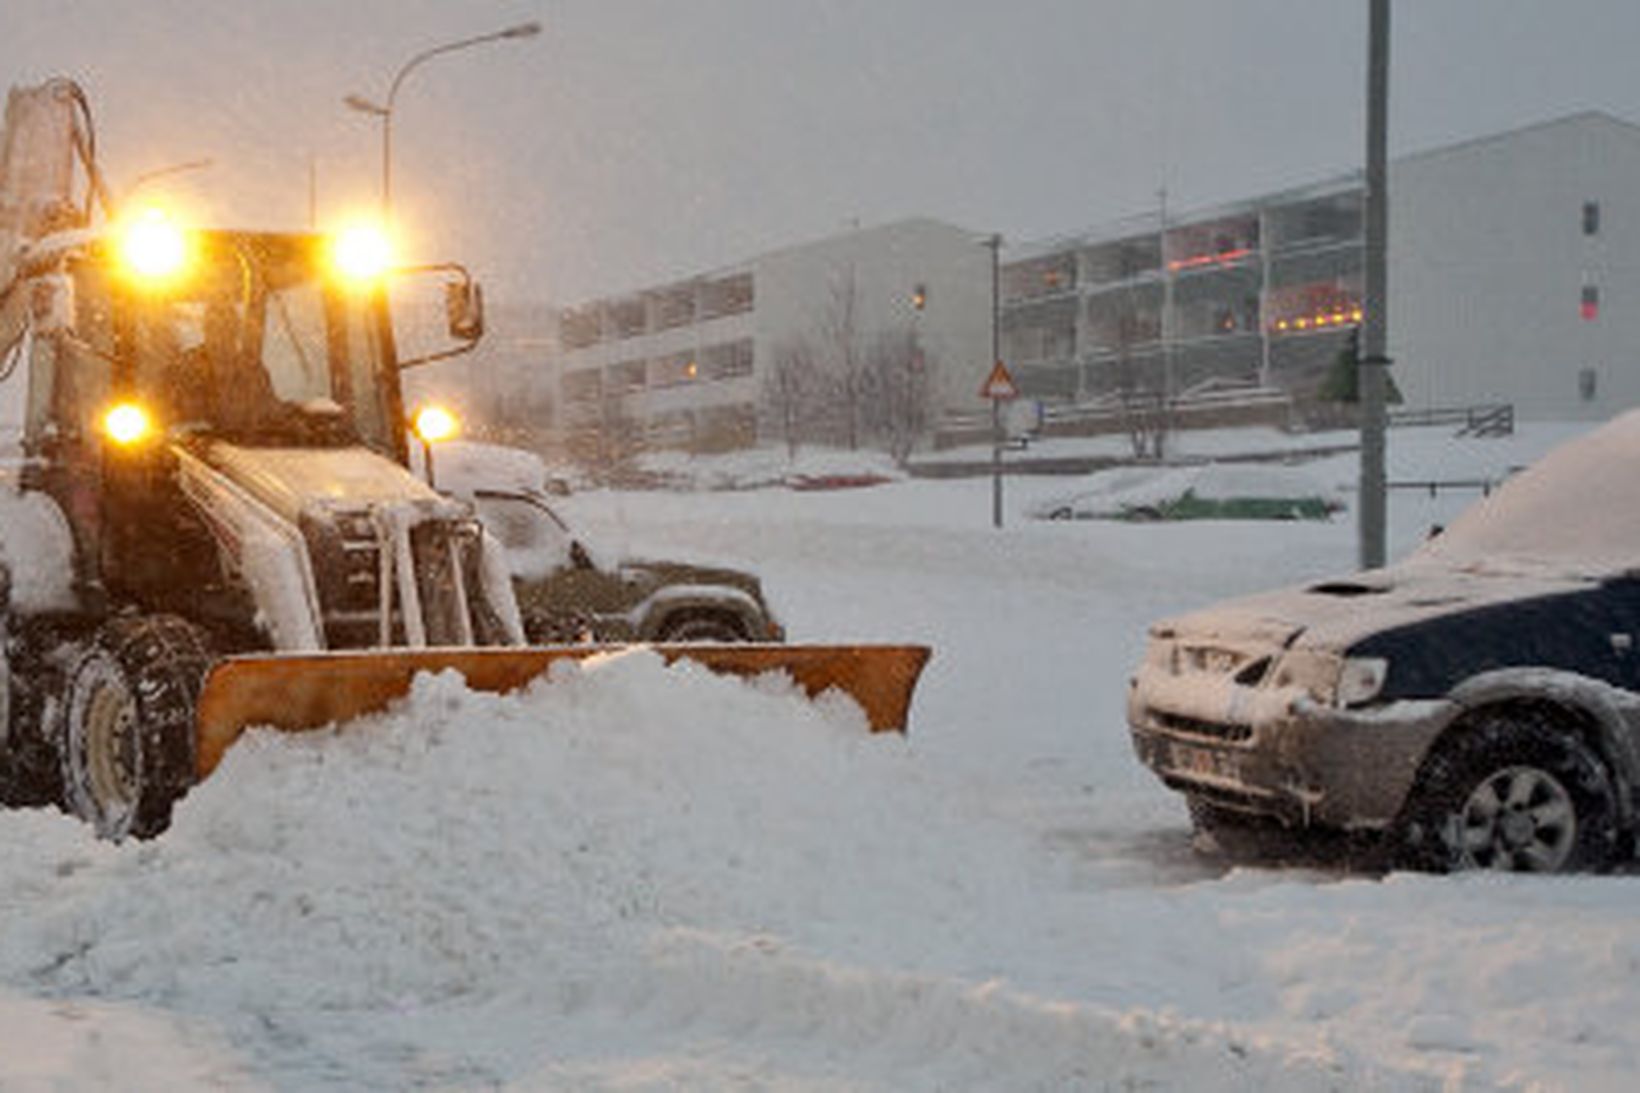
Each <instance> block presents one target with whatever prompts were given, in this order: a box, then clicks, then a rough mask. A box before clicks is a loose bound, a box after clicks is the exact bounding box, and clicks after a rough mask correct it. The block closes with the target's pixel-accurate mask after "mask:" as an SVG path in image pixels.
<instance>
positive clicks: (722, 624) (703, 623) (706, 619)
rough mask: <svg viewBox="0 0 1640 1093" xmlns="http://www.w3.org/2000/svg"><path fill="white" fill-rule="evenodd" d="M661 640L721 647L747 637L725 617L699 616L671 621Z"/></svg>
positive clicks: (713, 615) (663, 631)
mask: <svg viewBox="0 0 1640 1093" xmlns="http://www.w3.org/2000/svg"><path fill="white" fill-rule="evenodd" d="M661 640H662V641H679V642H682V641H696V642H713V643H716V644H720V645H721V644H726V643H730V642H737V641H745V640H746V635H745V634H744V633H742V632H741V629H740V626H739V625H738V624H737V623H736V622H734V621H733V620H732V619H729V618H727V617H725V616H723V615H716V614H699V615H685V616H683V617H682V618H680V619H677V620H669V621H668V622H667V624H666V627H665V628H664V629H663V630H662V631H661Z"/></svg>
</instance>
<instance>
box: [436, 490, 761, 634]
mask: <svg viewBox="0 0 1640 1093" xmlns="http://www.w3.org/2000/svg"><path fill="white" fill-rule="evenodd" d="M467 496H468V497H469V499H470V500H471V501H472V502H473V504H474V506H475V507H476V508H477V510H478V516H479V519H480V520H481V521H482V522H483V524H484V527H485V530H487V531H488V532H489V533H490V534H491V535H493V536H495V538H496V539H498V540H499V541H500V543H501V546H502V549H503V552H504V553H505V555H506V558H507V564H508V567H509V568H510V569H511V571H512V578H513V589H514V592H515V594H516V595H517V597H518V610H519V613H520V614H521V615H522V616H523V622H524V634H525V636H526V637H527V638H528V639H529V640H530V641H531V642H535V643H547V644H560V643H564V642H581V641H600V642H620V641H673V642H676V641H711V642H725V641H759V642H770V641H780V640H782V639H783V638H784V636H785V631H784V630H783V629H782V628H781V626H780V624H779V623H778V622H776V621H775V618H774V615H773V613H772V612H771V611H770V610H769V605H768V603H767V601H765V599H764V597H763V587H762V583H761V582H760V581H759V580H758V578H757V577H755V576H753V575H752V574H750V573H744V572H742V571H740V570H737V569H728V568H725V567H721V566H700V565H692V564H689V563H687V562H676V561H652V560H633V559H624V560H620V561H610V560H607V559H605V558H603V557H602V556H601V555H600V554H599V553H598V552H596V551H595V550H594V549H593V548H592V547H589V546H588V545H587V544H586V542H585V541H584V540H583V539H580V538H577V537H576V536H575V534H574V533H573V532H571V531H570V528H569V525H568V524H567V523H565V522H564V520H563V518H562V517H561V516H559V514H558V513H557V512H556V511H555V510H554V509H553V507H552V505H551V503H550V502H549V501H548V499H547V497H546V496H545V495H543V494H542V493H541V492H540V491H538V490H534V489H527V490H526V489H485V488H476V489H474V490H472V492H471V493H470V494H468V495H467Z"/></svg>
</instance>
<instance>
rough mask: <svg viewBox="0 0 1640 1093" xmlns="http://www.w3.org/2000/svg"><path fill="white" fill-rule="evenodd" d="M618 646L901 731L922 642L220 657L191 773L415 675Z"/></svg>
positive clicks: (527, 675) (476, 672)
mask: <svg viewBox="0 0 1640 1093" xmlns="http://www.w3.org/2000/svg"><path fill="white" fill-rule="evenodd" d="M626 648H645V649H650V650H652V651H654V652H656V653H659V654H660V655H661V656H662V657H663V658H665V660H666V662H667V663H668V664H671V663H672V662H673V661H676V660H678V659H680V658H688V659H689V660H693V661H696V662H698V663H700V664H702V665H704V666H705V667H706V668H708V669H710V670H712V671H714V672H719V673H722V674H725V675H738V676H758V675H762V674H763V673H765V672H784V673H786V674H787V675H789V676H791V678H792V679H793V680H795V681H796V683H797V685H798V686H800V687H802V688H803V691H804V693H806V694H807V695H808V696H809V697H810V698H813V697H815V696H816V695H819V694H820V693H822V692H824V691H828V690H832V689H834V688H835V689H837V690H840V691H843V692H844V693H846V694H847V695H849V696H850V697H851V698H853V699H854V700H855V701H856V702H858V703H859V704H860V707H861V709H863V710H864V711H865V714H866V720H867V722H868V723H869V724H870V726H871V730H872V731H873V732H895V731H898V732H904V731H905V727H906V716H907V714H908V713H909V712H910V708H911V692H912V690H913V688H915V687H916V685H917V677H918V676H919V675H920V674H921V673H922V669H923V665H924V664H926V663H927V662H928V657H929V652H930V650H929V648H928V647H927V646H926V645H745V644H732V645H705V644H700V645H696V644H686V645H684V644H679V645H668V644H660V645H645V646H641V647H629V646H621V645H545V646H532V647H529V648H523V649H456V648H450V649H416V650H381V651H376V650H372V651H370V652H362V653H284V654H280V653H274V654H266V655H258V656H243V657H229V658H227V659H225V660H223V661H221V662H219V663H218V664H216V665H215V666H214V667H213V668H212V669H211V673H210V675H209V676H208V677H207V678H206V680H205V686H204V689H203V690H202V691H201V692H200V696H199V708H198V736H197V741H196V743H197V747H196V749H195V772H196V774H197V776H198V777H199V778H201V779H203V778H204V777H205V776H206V775H208V774H210V773H211V771H212V770H213V769H215V767H216V765H217V763H219V762H221V760H222V755H223V753H224V752H226V751H227V750H228V746H229V745H230V744H232V743H233V742H234V740H236V739H238V737H239V734H240V733H241V732H243V731H244V730H245V729H246V728H248V727H250V726H252V725H268V726H271V727H273V728H276V729H283V730H285V731H288V732H300V731H302V730H305V729H317V728H321V727H323V726H325V725H330V724H334V723H337V722H341V721H346V720H348V719H350V718H354V717H358V716H360V715H361V714H366V713H371V712H373V711H376V710H381V709H383V708H385V707H386V706H387V705H388V704H389V703H390V702H392V701H393V700H394V699H395V698H400V697H402V696H404V695H406V694H408V693H409V692H410V685H411V682H412V681H413V680H414V679H415V677H416V673H417V672H437V671H442V670H444V669H446V668H453V669H455V670H456V671H458V672H460V673H461V674H462V675H463V676H464V677H465V678H466V680H467V686H469V687H471V688H472V689H473V690H475V691H496V692H505V691H512V690H516V689H518V688H520V687H523V686H524V685H525V684H527V683H529V682H530V681H531V680H532V679H535V678H536V677H537V676H541V675H544V674H545V673H546V672H547V670H548V668H550V667H551V665H552V663H553V662H554V661H559V660H585V659H587V658H588V657H593V656H598V655H600V654H607V653H612V652H619V651H621V650H623V649H626Z"/></svg>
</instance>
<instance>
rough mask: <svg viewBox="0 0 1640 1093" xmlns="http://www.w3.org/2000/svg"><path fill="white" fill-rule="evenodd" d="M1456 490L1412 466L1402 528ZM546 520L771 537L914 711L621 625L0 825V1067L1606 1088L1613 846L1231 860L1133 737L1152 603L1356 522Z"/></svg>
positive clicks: (760, 511) (1, 1072)
mask: <svg viewBox="0 0 1640 1093" xmlns="http://www.w3.org/2000/svg"><path fill="white" fill-rule="evenodd" d="M1552 435H1553V434H1550V433H1547V432H1545V433H1533V432H1531V431H1527V432H1525V433H1523V434H1522V435H1521V436H1519V437H1516V438H1514V439H1513V440H1507V441H1470V442H1466V443H1465V444H1462V445H1453V444H1450V443H1448V442H1446V441H1445V438H1444V437H1433V438H1428V437H1426V438H1418V437H1411V436H1409V437H1407V438H1405V439H1403V438H1402V435H1401V434H1397V435H1396V441H1397V444H1396V446H1395V447H1394V448H1392V457H1395V458H1401V459H1405V460H1407V461H1409V462H1408V466H1407V468H1406V469H1404V470H1402V471H1400V472H1399V473H1401V474H1404V475H1405V476H1407V477H1411V476H1412V473H1413V471H1412V466H1411V465H1412V464H1414V463H1415V464H1416V470H1417V473H1420V474H1422V475H1423V476H1425V477H1461V476H1465V475H1468V474H1470V473H1473V472H1474V470H1475V468H1476V467H1477V466H1479V465H1484V466H1485V467H1486V468H1491V469H1494V470H1501V469H1503V468H1507V467H1508V466H1511V465H1515V464H1518V463H1520V462H1523V461H1525V460H1526V459H1528V458H1530V457H1531V456H1533V455H1535V454H1536V453H1537V451H1540V450H1541V448H1542V447H1543V445H1544V444H1546V443H1547V442H1548V440H1549V439H1550V438H1551V436H1552ZM1328 469H1329V472H1330V473H1332V474H1333V475H1334V476H1335V478H1337V479H1338V480H1340V481H1349V480H1350V479H1351V478H1352V477H1353V473H1354V471H1353V463H1352V462H1351V461H1349V460H1348V459H1345V460H1342V461H1339V462H1337V463H1335V464H1329V465H1328ZM1397 473H1398V472H1397V470H1396V468H1395V467H1393V466H1392V477H1394V476H1395V475H1396V474H1397ZM1064 486H1065V484H1064V483H1063V482H1059V481H1054V480H1033V479H1020V480H1011V481H1010V482H1009V508H1010V510H1011V511H1018V510H1021V509H1023V508H1024V507H1025V506H1026V505H1027V504H1029V503H1030V502H1031V501H1033V500H1035V499H1036V498H1038V497H1040V496H1042V495H1044V494H1046V493H1049V492H1052V491H1054V490H1060V489H1063V488H1064ZM1453 503H1455V502H1454V501H1453V500H1451V499H1445V498H1443V499H1439V500H1437V501H1430V500H1428V499H1425V498H1423V497H1416V496H1413V495H1398V496H1397V498H1396V499H1395V500H1394V502H1392V554H1393V553H1399V552H1400V551H1402V550H1404V549H1405V548H1406V547H1407V546H1408V545H1410V544H1411V543H1412V542H1414V541H1415V540H1416V538H1417V537H1418V535H1419V534H1420V533H1421V530H1422V528H1423V527H1424V526H1425V525H1426V524H1427V523H1429V522H1430V521H1431V520H1436V519H1444V518H1445V516H1446V512H1445V511H1443V509H1445V508H1449V507H1450V506H1451V505H1452V504H1453ZM564 508H565V509H566V510H567V513H568V515H569V516H570V517H571V519H572V520H574V521H575V522H576V523H577V524H578V525H579V526H581V527H584V528H585V529H586V530H587V531H588V532H589V533H590V534H591V535H593V536H594V537H595V538H596V540H597V541H598V543H599V544H600V545H602V546H604V547H607V548H615V549H626V550H629V551H631V552H633V553H639V554H642V553H649V552H655V553H666V554H670V555H674V556H676V555H682V556H686V557H698V558H704V559H713V560H721V561H728V562H732V563H740V564H745V565H747V566H750V567H751V568H755V569H757V570H758V571H759V572H761V574H762V575H763V577H764V580H765V584H766V585H767V587H768V589H769V591H770V592H771V594H772V596H773V598H774V601H775V603H776V606H777V608H778V609H779V611H780V613H781V615H782V617H783V619H784V621H785V622H786V623H787V625H788V626H789V628H790V631H791V636H792V638H793V640H797V641H803V640H824V641H832V640H845V639H848V638H860V639H869V640H915V641H926V642H928V643H929V644H931V645H933V646H934V647H935V649H936V653H935V659H934V661H933V663H932V664H931V665H930V667H929V670H928V672H927V673H926V675H925V676H924V680H923V683H922V685H921V687H920V689H919V693H918V696H917V700H916V704H915V706H914V709H913V726H912V733H911V734H910V736H909V737H907V738H903V739H902V738H898V737H868V736H866V735H865V734H864V733H863V731H861V723H860V720H859V717H858V712H857V711H855V710H853V709H852V708H850V707H847V706H844V705H839V704H834V703H821V704H817V705H816V704H810V703H807V702H804V701H802V700H801V699H799V698H797V697H796V696H795V695H793V694H792V693H790V691H789V690H788V689H787V688H785V687H783V686H779V685H776V684H773V683H770V682H763V683H760V684H758V685H754V686H748V685H746V684H742V683H740V682H738V681H734V680H729V679H722V678H718V677H713V676H710V675H708V674H705V673H703V672H699V671H696V670H691V669H689V668H688V667H687V666H684V667H679V668H673V669H667V668H664V667H663V666H662V665H661V664H660V663H659V662H658V660H657V659H656V658H654V657H651V656H649V655H647V654H642V653H637V654H629V655H625V656H621V657H617V658H611V659H609V660H607V661H605V662H601V663H594V664H590V665H588V666H586V668H585V669H584V670H583V669H574V668H568V669H566V670H565V671H563V672H562V673H560V674H559V675H558V676H557V677H556V678H555V679H553V680H552V681H550V682H545V683H543V684H541V685H538V686H537V687H535V688H533V689H532V690H531V691H530V692H529V693H526V694H523V695H519V696H513V697H507V698H501V697H496V696H489V695H475V694H472V693H470V692H468V691H466V690H465V689H464V688H463V687H461V686H460V685H459V682H458V681H457V680H455V679H453V678H437V679H431V678H429V679H424V680H423V681H422V685H421V686H420V687H419V688H418V690H417V692H416V694H415V695H414V696H413V698H412V700H411V701H410V702H409V703H407V704H406V706H405V707H404V708H402V709H399V710H396V711H394V712H391V713H389V714H386V715H382V716H380V717H378V718H375V719H372V721H371V723H369V724H361V725H355V726H351V727H349V728H348V729H346V730H345V731H343V732H342V733H340V734H339V735H334V736H323V735H321V736H311V737H306V738H289V737H277V736H272V735H256V736H253V737H251V738H249V739H248V740H246V741H245V742H244V743H243V744H242V745H241V746H239V747H236V749H235V750H234V751H233V752H232V753H231V754H230V756H229V758H228V761H227V763H226V764H225V765H224V767H223V768H222V769H221V771H220V772H219V773H218V774H217V775H216V776H215V777H213V778H212V779H211V780H210V781H209V782H208V783H207V784H205V785H204V786H202V787H200V788H199V789H197V790H196V791H195V792H194V793H193V794H191V795H190V796H189V798H188V799H187V800H186V801H185V802H184V803H183V804H182V805H181V806H180V808H179V809H178V812H177V817H176V823H175V826H174V828H173V830H172V831H171V832H170V833H169V834H168V835H167V836H166V837H164V838H163V839H161V840H158V841H156V842H154V843H151V844H146V845H125V846H119V847H114V846H108V845H102V844H98V843H95V842H94V841H93V840H91V839H90V838H89V836H88V835H87V834H86V833H85V832H84V831H83V830H82V829H81V828H80V827H79V826H78V825H76V824H75V823H73V822H71V821H68V820H66V819H63V818H61V817H58V816H56V815H51V814H45V813H12V814H3V815H0V915H3V921H4V923H5V929H4V931H0V1088H6V1089H10V1088H14V1087H15V1088H22V1089H34V1088H59V1087H81V1086H92V1087H96V1086H103V1087H110V1088H112V1087H119V1088H126V1089H129V1088H153V1089H159V1088H167V1089H169V1088H175V1087H177V1086H178V1085H199V1084H215V1085H221V1086H225V1087H230V1088H232V1087H266V1088H311V1087H322V1086H332V1087H336V1088H356V1087H361V1086H380V1087H404V1086H407V1085H428V1086H433V1087H453V1088H470V1087H489V1086H494V1085H502V1086H508V1087H517V1088H552V1089H557V1088H574V1089H580V1088H590V1089H650V1088H653V1089H672V1088H698V1089H713V1090H716V1089H723V1088H726V1087H741V1088H775V1089H794V1090H807V1089H828V1090H829V1089H877V1090H902V1089H1064V1088H1106V1087H1109V1088H1129V1087H1144V1086H1147V1085H1148V1086H1151V1087H1157V1088H1241V1089H1253V1088H1258V1089H1261V1090H1285V1089H1294V1090H1309V1089H1316V1088H1329V1087H1332V1088H1345V1089H1356V1088H1363V1089H1365V1088H1371V1089H1382V1088H1389V1089H1403V1088H1404V1089H1425V1088H1427V1089H1490V1088H1498V1087H1503V1088H1548V1089H1567V1090H1574V1089H1575V1090H1587V1089H1594V1090H1599V1089H1613V1090H1616V1089H1627V1088H1630V1085H1631V1082H1632V1075H1633V1073H1634V1072H1635V1071H1636V1069H1637V1066H1640V1025H1636V1023H1635V1021H1634V1019H1633V1015H1634V1013H1635V1012H1636V1007H1637V1003H1640V986H1637V984H1640V922H1637V921H1636V919H1635V917H1634V915H1633V912H1632V905H1633V901H1634V899H1635V898H1636V895H1637V894H1640V886H1637V885H1640V878H1636V877H1634V876H1632V875H1625V876H1617V877H1605V878H1577V879H1569V880H1550V881H1544V880H1532V879H1526V878H1512V877H1473V878H1471V877H1464V878H1432V877H1422V876H1410V875H1399V874H1398V875H1392V876H1390V877H1387V878H1379V877H1371V876H1351V875H1346V874H1342V873H1338V872H1332V871H1324V870H1320V869H1312V870H1237V871H1233V872H1229V873H1224V872H1223V871H1222V870H1218V869H1215V868H1212V867H1211V866H1210V865H1208V864H1205V863H1203V862H1201V861H1198V860H1197V859H1195V858H1194V857H1193V856H1192V855H1191V853H1190V850H1189V846H1188V831H1187V825H1186V821H1185V818H1184V813H1183V808H1182V807H1181V805H1180V803H1179V801H1178V800H1177V799H1176V798H1175V797H1174V795H1172V794H1170V793H1168V792H1167V791H1165V790H1163V789H1162V788H1161V787H1160V786H1159V785H1157V784H1156V783H1155V782H1154V780H1153V779H1152V778H1151V777H1150V775H1149V774H1148V773H1146V772H1145V771H1143V770H1142V769H1141V768H1139V766H1138V765H1137V764H1136V763H1135V762H1134V761H1133V758H1132V756H1131V752H1130V750H1129V747H1128V743H1127V737H1126V731H1125V728H1124V726H1123V723H1122V697H1123V692H1124V689H1125V686H1126V678H1127V674H1128V671H1129V669H1130V668H1131V666H1132V664H1133V662H1134V660H1135V658H1136V657H1137V655H1138V651H1139V647H1140V642H1141V640H1142V636H1143V632H1144V627H1145V624H1146V623H1148V622H1149V621H1150V620H1151V619H1153V618H1155V617H1157V616H1159V615H1162V614H1166V613H1169V612H1172V611H1175V610H1178V609H1181V608H1186V607H1191V606H1197V605H1200V604H1202V603H1205V602H1208V601H1211V600H1214V599H1218V598H1220V597H1222V596H1225V595H1228V594H1231V593H1236V592H1242V591H1250V590H1253V589H1257V588H1261V587H1267V586H1271V585H1275V584H1281V583H1286V582H1289V581H1292V580H1296V579H1300V578H1303V577H1309V576H1314V575H1318V574H1324V573H1337V572H1342V571H1346V570H1348V569H1350V568H1351V559H1352V557H1353V551H1354V528H1353V524H1352V522H1351V520H1350V519H1349V518H1348V517H1346V518H1343V519H1339V520H1336V521H1334V522H1333V523H1330V524H1310V523H1281V524H1250V523H1247V524H1194V525H1148V526H1132V525H1118V524H1109V523H1102V522H1099V523H1094V522H1087V523H1083V522H1077V523H1066V524H1057V523H1026V522H1023V521H1020V520H1017V519H1015V520H1011V521H1010V525H1009V527H1007V528H1006V529H1005V530H1003V531H1001V532H997V531H995V530H993V529H992V528H991V527H990V526H989V517H990V510H989V484H988V483H986V482H943V483H937V482H911V483H899V484H894V485H890V486H883V487H877V488H874V489H870V490H861V491H846V492H838V493H830V494H826V493H818V494H798V493H789V492H785V491H778V490H763V491H753V492H744V493H714V494H631V493H629V494H615V493H596V492H595V493H587V494H580V495H577V496H575V497H573V498H570V499H568V500H567V501H566V502H565V504H564Z"/></svg>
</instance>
